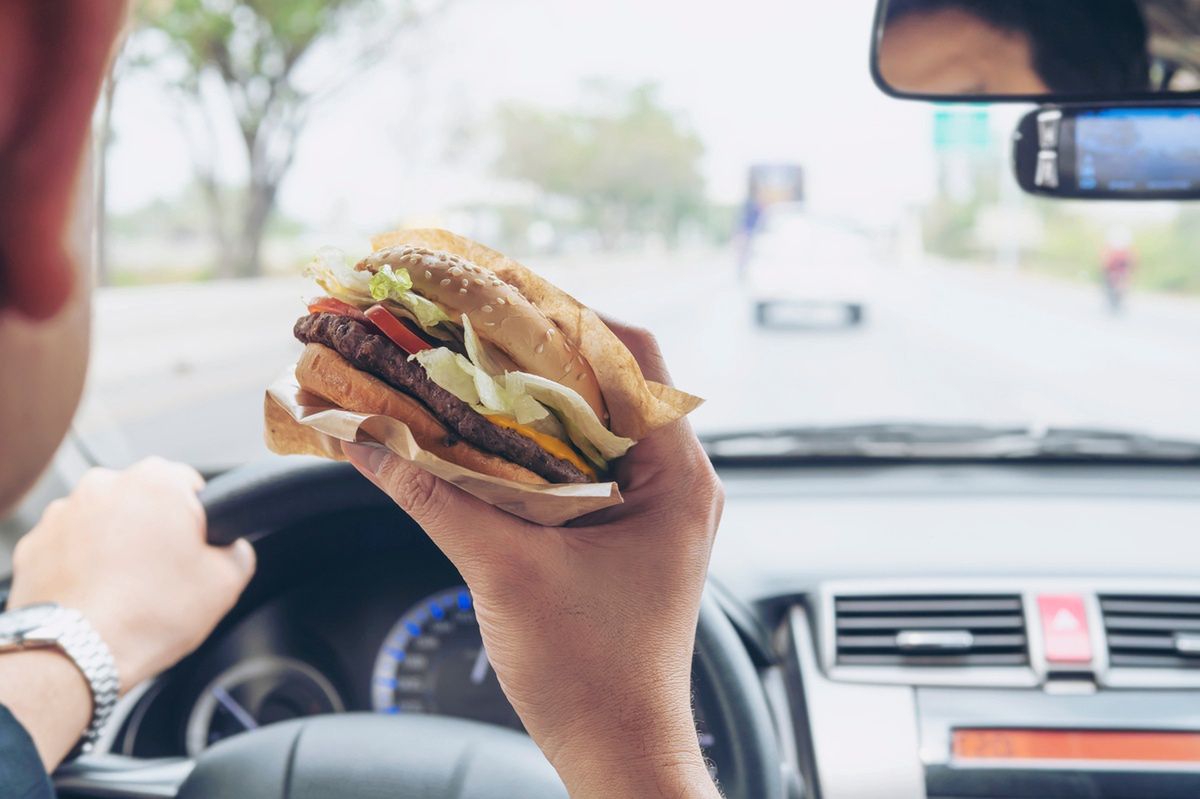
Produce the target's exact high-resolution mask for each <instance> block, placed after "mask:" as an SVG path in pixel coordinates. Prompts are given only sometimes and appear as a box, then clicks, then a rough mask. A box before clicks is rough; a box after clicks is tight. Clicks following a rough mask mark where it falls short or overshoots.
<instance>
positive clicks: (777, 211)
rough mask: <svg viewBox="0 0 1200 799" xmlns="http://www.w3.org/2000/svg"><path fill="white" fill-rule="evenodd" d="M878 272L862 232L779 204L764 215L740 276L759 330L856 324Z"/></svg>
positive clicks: (793, 205)
mask: <svg viewBox="0 0 1200 799" xmlns="http://www.w3.org/2000/svg"><path fill="white" fill-rule="evenodd" d="M877 271H878V265H877V263H876V262H875V259H874V256H873V253H872V248H871V243H870V240H869V238H868V237H867V235H866V234H864V233H863V232H862V231H861V230H859V229H856V228H853V227H850V226H848V225H846V224H845V223H844V222H839V221H837V220H834V219H829V218H824V217H819V216H814V215H812V214H811V213H809V212H808V211H807V210H806V209H805V207H804V206H803V205H802V204H800V203H782V204H779V205H773V206H770V207H768V208H767V209H766V210H764V211H763V214H762V217H761V219H760V220H759V224H758V226H757V227H756V229H755V232H754V235H753V238H752V239H751V241H750V244H749V255H748V257H747V259H746V265H745V268H744V270H743V273H742V277H743V281H744V285H745V289H746V293H747V296H748V297H749V299H750V302H751V307H752V308H753V309H754V319H755V323H756V324H758V325H759V326H761V327H824V326H855V325H859V324H862V323H863V321H864V320H865V318H866V309H867V306H868V305H870V304H871V296H872V289H873V285H874V283H875V282H876V278H875V275H876V273H877Z"/></svg>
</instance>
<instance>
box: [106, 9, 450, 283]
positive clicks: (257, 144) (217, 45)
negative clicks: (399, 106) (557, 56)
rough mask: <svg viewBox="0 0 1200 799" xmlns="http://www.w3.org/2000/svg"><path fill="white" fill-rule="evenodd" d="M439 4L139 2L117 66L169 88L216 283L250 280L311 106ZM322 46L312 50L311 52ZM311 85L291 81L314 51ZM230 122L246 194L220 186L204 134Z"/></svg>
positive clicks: (212, 138)
mask: <svg viewBox="0 0 1200 799" xmlns="http://www.w3.org/2000/svg"><path fill="white" fill-rule="evenodd" d="M440 7H441V5H440V4H439V3H429V2H420V0H140V2H139V3H138V5H137V22H138V25H139V30H138V32H137V33H135V35H134V37H133V40H132V42H131V45H132V48H131V49H132V51H133V52H131V53H130V54H128V60H129V62H130V63H131V64H132V65H134V66H136V67H141V68H148V69H152V70H154V72H155V74H156V75H158V76H160V77H162V78H163V79H164V80H165V81H166V82H167V83H168V84H169V85H170V86H171V87H172V88H173V89H174V90H175V97H176V98H177V100H178V101H179V110H180V112H181V116H184V117H186V119H187V120H188V122H187V124H185V126H184V127H185V133H187V136H188V141H189V146H190V148H191V151H192V160H193V162H194V165H195V170H196V177H197V180H198V182H199V184H200V186H201V187H202V189H203V190H204V194H205V197H206V199H207V205H208V209H209V215H210V217H211V220H210V224H211V230H212V235H213V238H214V241H215V244H216V248H217V252H218V256H217V257H218V270H217V271H218V274H220V275H222V276H247V275H255V274H258V273H259V272H260V271H261V264H260V251H261V245H262V239H263V234H264V232H265V230H266V228H267V223H268V221H269V220H270V217H271V214H272V212H273V211H274V209H275V203H276V199H277V195H278V192H279V186H280V184H281V183H282V181H283V179H284V177H285V175H286V174H287V172H288V169H289V168H290V167H291V164H292V160H293V158H294V156H295V152H296V143H297V140H298V138H299V136H300V133H301V131H302V130H303V128H304V124H305V121H306V120H307V119H308V117H309V116H310V114H311V112H312V110H313V108H314V106H315V105H316V104H317V103H318V102H319V101H320V100H321V99H322V98H324V97H325V96H327V95H328V94H330V93H331V92H332V91H334V90H336V89H337V88H340V87H341V86H343V85H345V83H346V81H347V80H349V78H351V77H353V76H354V75H356V74H358V73H360V72H361V70H362V69H364V68H366V67H367V66H369V65H371V64H373V63H375V62H377V61H378V60H379V58H380V57H381V55H382V54H383V52H384V50H385V49H386V48H388V47H394V46H396V40H397V38H398V37H399V36H400V35H401V34H402V33H404V32H407V31H410V30H412V29H414V28H416V27H418V26H420V25H421V24H423V23H424V22H425V21H426V20H427V18H428V17H429V15H431V14H432V13H434V12H435V11H436V10H437V9H438V8H440ZM323 45H324V47H323ZM322 50H324V52H323V53H322V54H321V55H323V57H324V61H322V62H321V65H320V70H319V71H320V72H321V73H322V74H321V75H320V77H319V78H318V79H316V80H312V79H311V74H310V76H309V77H310V79H308V80H301V79H300V78H299V77H298V76H299V75H300V74H301V73H302V72H303V71H304V70H305V68H306V67H308V70H307V71H308V73H312V72H314V71H317V70H315V69H314V68H313V65H312V64H309V63H306V62H308V61H310V60H311V59H313V57H314V56H315V55H317V54H318V53H319V52H320V51H322ZM230 114H232V117H233V121H234V123H235V125H236V129H237V131H238V133H239V140H240V142H241V145H242V148H243V151H242V152H243V155H244V156H245V165H246V172H247V175H248V178H247V181H246V185H245V186H242V187H235V188H234V189H233V190H231V189H230V188H229V187H225V186H222V185H221V181H220V179H219V159H218V157H217V153H216V148H215V143H216V125H217V121H218V120H220V119H221V118H222V117H224V118H228V117H229V115H230Z"/></svg>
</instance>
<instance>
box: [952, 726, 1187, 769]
mask: <svg viewBox="0 0 1200 799" xmlns="http://www.w3.org/2000/svg"><path fill="white" fill-rule="evenodd" d="M953 751H954V757H955V758H956V759H958V760H1096V761H1109V762H1121V761H1139V762H1167V763H1200V732H1150V731H1133V732H1129V731H1126V732H1116V731H1108V730H1001V729H959V730H955V731H954V737H953Z"/></svg>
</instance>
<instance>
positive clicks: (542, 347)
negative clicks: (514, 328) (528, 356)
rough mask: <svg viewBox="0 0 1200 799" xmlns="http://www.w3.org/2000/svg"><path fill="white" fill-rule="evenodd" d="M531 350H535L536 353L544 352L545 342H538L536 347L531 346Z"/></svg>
mask: <svg viewBox="0 0 1200 799" xmlns="http://www.w3.org/2000/svg"><path fill="white" fill-rule="evenodd" d="M533 351H534V352H536V353H537V354H538V355H541V354H542V353H543V352H545V351H546V345H545V344H539V345H537V346H536V347H534V348H533Z"/></svg>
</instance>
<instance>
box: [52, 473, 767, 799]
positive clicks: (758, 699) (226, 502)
mask: <svg viewBox="0 0 1200 799" xmlns="http://www.w3.org/2000/svg"><path fill="white" fill-rule="evenodd" d="M201 499H202V501H203V503H204V506H205V509H206V510H207V512H208V525H209V540H210V541H211V542H213V543H217V544H228V543H230V542H232V541H234V540H236V539H237V538H240V537H246V538H248V539H250V540H251V541H252V542H261V541H262V540H265V539H266V538H268V537H271V536H274V535H286V534H287V529H288V528H289V527H290V526H293V525H295V524H297V523H298V522H301V521H302V520H304V519H305V518H308V517H312V516H318V515H323V514H331V513H338V512H342V511H351V510H369V509H374V508H387V507H390V508H391V509H393V510H397V509H396V508H395V506H394V505H393V504H392V502H391V500H390V499H389V498H388V497H387V496H385V495H384V494H383V493H382V492H380V491H378V490H377V489H376V488H375V487H374V486H372V485H371V484H370V483H369V482H368V481H367V480H365V479H363V478H362V477H361V476H360V475H359V474H358V473H357V472H356V471H354V469H352V468H351V467H349V466H347V465H346V464H338V463H331V462H328V461H319V460H315V459H303V458H287V459H272V460H268V461H263V462H260V463H256V464H251V465H248V466H244V467H240V468H238V469H234V470H232V471H230V472H228V473H226V474H224V475H222V476H220V477H218V478H216V479H214V480H213V481H212V482H211V483H209V485H208V487H207V488H206V489H205V490H204V492H203V493H202V495H201ZM696 669H697V671H698V672H700V674H701V676H702V677H703V678H704V679H705V680H706V684H707V686H708V687H709V693H710V695H711V697H712V707H711V712H715V713H718V714H720V716H721V719H722V720H723V722H724V724H725V725H726V727H727V729H729V730H730V732H731V734H730V735H727V736H726V737H727V738H728V740H727V742H726V749H727V757H726V759H727V760H728V761H729V768H728V771H729V772H730V773H729V774H726V773H722V789H723V791H724V792H725V794H726V796H728V797H730V799H742V798H744V799H751V797H754V799H778V798H779V797H783V796H784V789H783V780H782V777H781V772H780V757H779V751H778V743H777V737H776V735H775V732H774V725H773V721H772V717H771V714H770V711H769V709H768V707H767V703H766V699H765V697H764V695H763V691H762V686H761V683H760V682H759V679H758V674H757V671H756V670H755V667H754V665H753V663H752V662H751V660H750V657H749V655H748V654H747V652H746V649H745V647H744V645H743V644H742V642H741V640H740V639H739V637H738V634H737V632H736V630H735V629H734V627H733V625H732V624H731V623H730V621H729V618H728V617H727V616H726V615H725V613H724V611H723V610H722V609H721V608H720V606H719V605H718V603H717V601H716V600H715V599H714V598H713V597H712V596H710V595H708V594H706V595H705V597H704V599H703V601H702V604H701V609H700V620H699V625H698V627H697V631H696ZM55 784H56V786H57V787H58V789H59V791H60V794H61V795H62V796H63V797H64V799H65V798H66V797H72V796H79V797H83V796H93V797H100V796H105V797H128V798H129V799H133V797H148V796H149V797H178V799H197V798H198V797H220V796H254V797H263V798H264V799H274V798H275V797H278V799H308V797H314V798H315V797H327V796H339V797H344V798H345V799H373V798H374V797H388V799H405V797H414V799H415V797H422V799H507V797H512V796H522V797H529V799H541V798H542V797H547V799H548V798H549V797H564V796H566V791H565V789H564V788H563V786H562V783H561V782H560V781H559V779H558V776H557V774H556V773H555V772H554V770H553V768H551V766H550V764H549V763H548V762H547V761H546V759H545V757H544V756H543V755H542V753H541V751H540V750H539V749H538V748H537V746H536V745H535V744H534V743H533V741H532V740H531V739H530V738H528V737H527V736H525V735H523V734H521V733H519V732H516V731H513V730H508V729H502V728H499V727H494V726H491V725H488V724H484V723H481V722H475V721H467V720H462V719H451V718H445V717H439V716H421V715H411V716H384V715H379V714H372V713H343V714H337V715H327V716H315V717H311V718H304V719H297V720H295V721H289V722H284V723H280V724H274V725H271V726H268V727H263V728H261V729H258V730H255V731H251V732H246V733H243V734H241V735H238V736H236V737H233V738H230V739H228V740H226V741H222V742H220V743H218V744H216V745H214V746H212V747H211V748H210V749H207V750H205V751H204V752H203V753H202V754H201V755H200V756H199V757H198V758H196V759H195V760H191V759H183V758H172V759H160V760H145V759H137V758H127V757H121V756H115V755H109V754H105V755H91V756H85V757H82V758H79V759H78V760H77V761H75V762H73V763H70V764H67V765H66V766H64V767H63V768H61V769H59V771H58V772H57V773H56V774H55Z"/></svg>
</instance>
